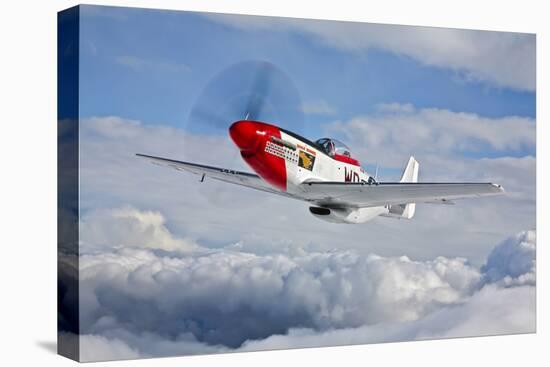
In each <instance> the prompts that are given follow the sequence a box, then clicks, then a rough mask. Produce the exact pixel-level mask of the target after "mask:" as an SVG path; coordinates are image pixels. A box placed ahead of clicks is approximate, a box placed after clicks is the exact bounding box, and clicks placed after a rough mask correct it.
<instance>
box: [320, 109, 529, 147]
mask: <svg viewBox="0 0 550 367" xmlns="http://www.w3.org/2000/svg"><path fill="white" fill-rule="evenodd" d="M328 130H329V131H332V132H338V133H342V134H344V135H345V136H346V137H347V138H348V139H349V140H350V143H353V144H354V145H356V146H359V147H362V148H363V149H365V150H370V151H375V152H376V151H381V150H383V153H384V154H386V153H387V152H388V151H389V152H390V153H393V154H395V153H397V154H399V155H402V154H407V153H411V154H412V153H414V154H415V155H416V156H418V155H427V154H430V155H435V156H439V157H440V156H442V155H444V156H447V157H453V156H461V157H464V155H465V154H479V155H481V156H482V157H483V154H484V153H486V152H491V154H495V153H500V154H502V155H505V154H518V153H519V154H521V153H523V152H524V151H527V152H528V153H527V154H529V153H531V152H534V150H535V143H536V134H535V121H534V120H533V119H531V118H528V117H517V116H506V117H501V118H487V117H483V116H479V115H477V114H473V113H464V112H453V111H449V110H445V109H438V108H422V109H417V108H415V107H414V106H412V105H411V104H396V103H392V104H383V105H380V106H378V112H377V113H375V114H372V115H366V116H358V117H355V118H353V119H351V120H349V121H346V122H341V121H340V122H334V123H333V124H332V125H330V126H329V127H328Z"/></svg>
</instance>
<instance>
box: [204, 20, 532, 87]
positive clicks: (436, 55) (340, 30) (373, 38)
mask: <svg viewBox="0 0 550 367" xmlns="http://www.w3.org/2000/svg"><path fill="white" fill-rule="evenodd" d="M205 16H206V17H207V18H208V19H211V20H213V21H216V22H220V23H223V24H226V25H229V26H231V27H235V28H238V29H244V30H249V29H253V30H269V31H276V32H284V31H287V32H301V33H306V34H308V35H310V36H313V37H315V38H316V39H317V40H319V41H320V42H322V43H323V44H325V45H328V46H330V47H334V48H338V49H342V50H347V51H352V52H366V51H368V50H369V49H370V48H378V49H383V50H386V51H389V52H392V53H395V54H397V55H404V56H407V57H411V58H413V59H415V60H417V61H419V62H421V63H423V64H425V65H429V66H436V67H441V68H447V69H451V70H454V71H456V72H458V73H460V74H461V75H462V77H463V79H464V80H466V81H483V82H487V83H489V84H491V85H495V86H498V87H509V88H514V89H518V90H527V91H534V90H535V61H536V60H535V57H536V54H535V49H536V42H535V41H536V39H535V35H533V34H522V33H509V32H490V31H473V30H464V29H450V28H435V27H413V26H399V25H384V24H372V23H356V22H334V21H333V22H326V21H325V22H323V21H317V20H306V19H289V18H276V17H251V16H238V15H228V14H208V15H205Z"/></svg>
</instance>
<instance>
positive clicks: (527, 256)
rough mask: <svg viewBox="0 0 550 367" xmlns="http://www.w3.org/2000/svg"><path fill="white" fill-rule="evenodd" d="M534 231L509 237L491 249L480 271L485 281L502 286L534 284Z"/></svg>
mask: <svg viewBox="0 0 550 367" xmlns="http://www.w3.org/2000/svg"><path fill="white" fill-rule="evenodd" d="M535 242H536V235H535V232H534V231H526V232H521V233H519V234H517V235H516V236H514V237H510V238H509V239H507V240H506V241H504V242H503V243H501V244H500V245H498V246H497V247H495V248H494V249H493V251H491V253H490V254H489V257H488V258H487V263H486V264H485V265H484V266H483V268H482V271H483V272H484V273H485V276H486V279H487V281H490V282H498V283H499V284H502V285H504V286H512V285H523V284H528V285H534V284H535V266H536V263H535Z"/></svg>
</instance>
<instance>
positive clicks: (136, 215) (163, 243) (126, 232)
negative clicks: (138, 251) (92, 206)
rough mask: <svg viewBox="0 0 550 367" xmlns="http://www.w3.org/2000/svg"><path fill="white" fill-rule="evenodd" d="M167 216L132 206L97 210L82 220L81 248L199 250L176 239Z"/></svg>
mask: <svg viewBox="0 0 550 367" xmlns="http://www.w3.org/2000/svg"><path fill="white" fill-rule="evenodd" d="M164 222H165V220H164V217H163V216H162V215H161V214H160V213H159V212H155V211H139V210H136V209H134V208H131V207H125V208H117V209H103V210H95V211H93V212H90V213H88V214H85V215H84V217H83V218H82V219H81V221H80V235H81V245H83V246H85V248H90V247H99V248H103V247H109V246H112V247H113V246H114V247H138V248H150V249H159V250H166V251H181V252H186V251H196V250H199V249H200V247H199V246H198V245H196V244H195V243H193V242H192V241H190V240H186V239H179V238H174V237H173V236H172V234H171V233H170V232H169V231H168V229H167V228H166V226H165V223H164Z"/></svg>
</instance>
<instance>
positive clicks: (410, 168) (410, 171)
mask: <svg viewBox="0 0 550 367" xmlns="http://www.w3.org/2000/svg"><path fill="white" fill-rule="evenodd" d="M419 166H420V165H419V164H418V162H417V161H416V159H414V157H413V156H412V155H411V157H410V158H409V163H407V167H405V171H403V176H401V181H400V182H418V168H419Z"/></svg>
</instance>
